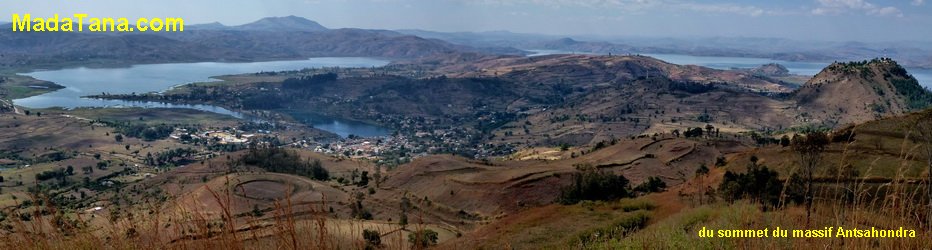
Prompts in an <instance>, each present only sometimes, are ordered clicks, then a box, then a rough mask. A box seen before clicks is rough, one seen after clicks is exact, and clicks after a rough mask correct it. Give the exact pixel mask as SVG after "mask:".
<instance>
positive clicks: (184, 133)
mask: <svg viewBox="0 0 932 250" xmlns="http://www.w3.org/2000/svg"><path fill="white" fill-rule="evenodd" d="M254 136H256V135H255V134H243V133H241V132H240V131H237V130H236V129H229V130H209V131H204V132H198V133H192V132H188V130H187V129H183V128H179V129H175V132H172V134H171V135H170V137H171V138H172V139H175V140H180V141H192V140H204V141H210V140H213V141H216V142H217V143H220V144H245V143H249V139H250V138H252V137H254Z"/></svg>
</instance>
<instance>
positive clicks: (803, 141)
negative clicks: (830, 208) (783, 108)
mask: <svg viewBox="0 0 932 250" xmlns="http://www.w3.org/2000/svg"><path fill="white" fill-rule="evenodd" d="M828 142H829V140H828V135H826V134H825V132H809V133H807V134H806V135H804V136H800V135H796V136H794V137H793V139H792V144H793V151H794V152H796V155H797V156H798V157H799V165H800V167H802V170H803V176H804V177H805V178H806V198H805V202H806V225H807V226H808V225H809V220H810V217H811V216H812V199H813V197H812V193H813V190H812V181H813V178H812V175H813V173H814V172H815V168H816V167H817V166H818V165H819V162H820V161H821V160H822V152H823V151H825V146H826V145H828Z"/></svg>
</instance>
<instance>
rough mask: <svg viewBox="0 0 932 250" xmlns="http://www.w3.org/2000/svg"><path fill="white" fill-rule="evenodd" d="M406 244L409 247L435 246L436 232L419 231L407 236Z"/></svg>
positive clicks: (428, 230)
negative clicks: (408, 244) (409, 244)
mask: <svg viewBox="0 0 932 250" xmlns="http://www.w3.org/2000/svg"><path fill="white" fill-rule="evenodd" d="M408 242H409V243H411V245H414V246H417V247H420V248H425V247H429V246H433V245H436V244H437V232H434V230H430V229H421V230H417V231H414V232H413V233H411V234H409V235H408Z"/></svg>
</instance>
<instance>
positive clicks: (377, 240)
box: [362, 229, 382, 248]
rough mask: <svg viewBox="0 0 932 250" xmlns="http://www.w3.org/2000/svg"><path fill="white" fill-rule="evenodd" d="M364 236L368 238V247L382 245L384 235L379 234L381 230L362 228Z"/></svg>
mask: <svg viewBox="0 0 932 250" xmlns="http://www.w3.org/2000/svg"><path fill="white" fill-rule="evenodd" d="M362 238H363V239H365V240H366V247H367V248H370V247H378V246H381V245H382V235H381V234H379V231H375V230H369V229H364V230H362Z"/></svg>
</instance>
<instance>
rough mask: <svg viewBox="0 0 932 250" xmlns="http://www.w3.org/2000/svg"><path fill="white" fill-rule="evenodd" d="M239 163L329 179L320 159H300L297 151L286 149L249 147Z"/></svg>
mask: <svg viewBox="0 0 932 250" xmlns="http://www.w3.org/2000/svg"><path fill="white" fill-rule="evenodd" d="M239 161H240V163H241V164H245V165H253V166H256V167H259V168H262V169H264V170H266V171H270V172H276V173H285V174H293V175H299V176H304V177H308V178H311V179H315V180H329V179H330V172H328V171H327V169H325V168H324V166H323V164H321V163H320V160H313V161H310V160H305V159H301V156H299V155H298V154H297V153H295V152H292V151H290V150H287V149H282V148H276V147H270V148H250V149H249V151H247V152H246V154H244V155H243V156H242V157H241V158H240V159H239Z"/></svg>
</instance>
